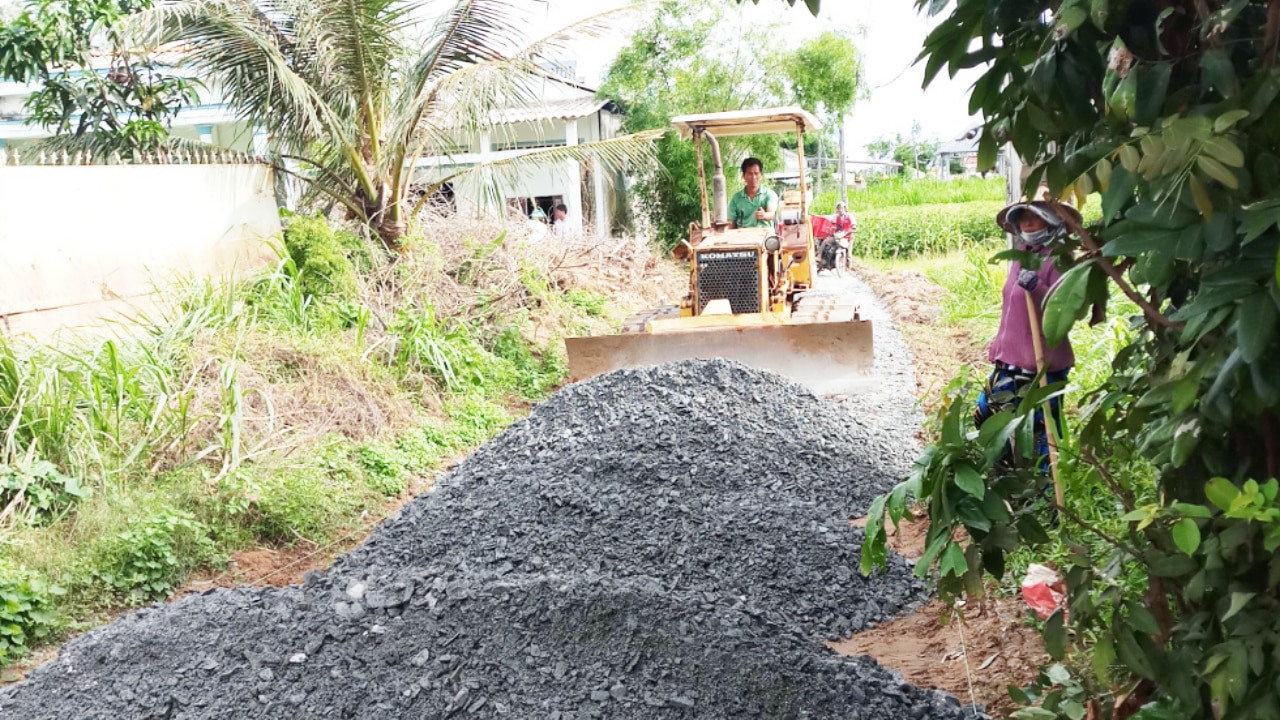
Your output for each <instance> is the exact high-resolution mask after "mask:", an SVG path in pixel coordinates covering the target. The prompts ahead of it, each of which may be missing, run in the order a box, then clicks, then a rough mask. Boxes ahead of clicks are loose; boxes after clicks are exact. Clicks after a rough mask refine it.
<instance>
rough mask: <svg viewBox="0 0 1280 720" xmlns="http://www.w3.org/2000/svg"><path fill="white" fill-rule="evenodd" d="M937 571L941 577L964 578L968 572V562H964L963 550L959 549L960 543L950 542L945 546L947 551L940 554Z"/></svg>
mask: <svg viewBox="0 0 1280 720" xmlns="http://www.w3.org/2000/svg"><path fill="white" fill-rule="evenodd" d="M938 570H939V571H940V572H941V573H942V574H943V575H954V576H955V577H964V574H965V573H966V572H968V570H969V562H968V561H967V560H965V557H964V548H962V547H960V543H958V542H950V543H948V544H947V550H946V552H944V553H942V560H941V561H939V563H938Z"/></svg>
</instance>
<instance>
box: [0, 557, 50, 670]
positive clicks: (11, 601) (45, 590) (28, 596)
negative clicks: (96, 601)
mask: <svg viewBox="0 0 1280 720" xmlns="http://www.w3.org/2000/svg"><path fill="white" fill-rule="evenodd" d="M62 593H63V590H62V588H60V587H58V586H56V585H53V584H51V583H49V582H47V581H45V580H44V579H42V578H40V577H38V576H36V575H33V574H31V573H28V572H25V571H23V570H20V569H17V568H13V567H10V566H8V565H6V564H3V563H0V665H4V664H6V663H7V662H9V661H10V660H12V659H14V658H16V657H20V656H22V655H24V654H26V652H27V650H29V649H30V648H31V642H32V641H33V640H38V639H40V638H42V637H45V636H47V635H49V634H50V633H52V632H54V631H56V630H57V629H58V628H60V627H61V624H62V620H61V618H60V617H59V615H58V613H57V612H56V611H55V610H54V609H53V602H54V598H55V597H57V596H59V595H61V594H62Z"/></svg>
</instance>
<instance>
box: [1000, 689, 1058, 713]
mask: <svg viewBox="0 0 1280 720" xmlns="http://www.w3.org/2000/svg"><path fill="white" fill-rule="evenodd" d="M1010 687H1012V686H1010ZM1011 717H1014V718H1016V719H1017V720H1058V714H1057V713H1055V712H1050V711H1048V710H1045V709H1044V708H1039V707H1024V708H1018V711H1017V712H1015V713H1014V714H1013V715H1012V716H1011Z"/></svg>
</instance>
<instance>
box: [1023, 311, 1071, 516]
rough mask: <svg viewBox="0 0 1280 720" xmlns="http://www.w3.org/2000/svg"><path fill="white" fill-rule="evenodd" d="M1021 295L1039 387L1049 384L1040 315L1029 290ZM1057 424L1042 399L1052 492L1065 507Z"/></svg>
mask: <svg viewBox="0 0 1280 720" xmlns="http://www.w3.org/2000/svg"><path fill="white" fill-rule="evenodd" d="M1022 296H1023V297H1025V298H1026V299H1027V321H1028V322H1030V323H1031V342H1032V343H1033V345H1034V346H1035V349H1036V371H1037V372H1038V373H1039V374H1040V387H1045V386H1046V385H1048V384H1049V373H1048V372H1047V371H1046V365H1047V363H1046V362H1045V359H1044V342H1043V341H1042V340H1041V339H1040V316H1039V315H1037V314H1036V301H1035V300H1033V299H1032V298H1031V291H1030V290H1027V289H1025V288H1024V289H1023V293H1022ZM1057 429H1058V426H1057V424H1056V423H1055V422H1054V419H1053V401H1052V400H1045V401H1044V432H1045V436H1046V437H1047V438H1048V440H1049V471H1050V472H1051V473H1053V494H1054V497H1055V498H1056V499H1057V501H1058V507H1065V506H1064V505H1063V502H1062V481H1061V480H1060V479H1059V478H1058V434H1057Z"/></svg>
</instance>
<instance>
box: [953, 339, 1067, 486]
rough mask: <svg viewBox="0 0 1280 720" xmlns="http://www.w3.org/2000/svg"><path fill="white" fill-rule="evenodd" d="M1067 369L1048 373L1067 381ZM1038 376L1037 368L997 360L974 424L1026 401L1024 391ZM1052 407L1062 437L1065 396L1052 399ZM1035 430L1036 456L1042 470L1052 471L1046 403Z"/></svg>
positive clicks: (1052, 380) (1051, 378)
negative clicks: (1045, 425)
mask: <svg viewBox="0 0 1280 720" xmlns="http://www.w3.org/2000/svg"><path fill="white" fill-rule="evenodd" d="M1068 372H1070V368H1068V369H1066V370H1056V371H1050V372H1049V373H1046V375H1047V379H1048V381H1049V382H1050V383H1056V382H1063V381H1065V380H1066V379H1067V373H1068ZM1035 379H1036V371H1034V370H1025V369H1023V368H1018V367H1013V366H1012V365H1005V364H1004V363H1002V362H997V363H996V367H995V370H993V371H992V372H991V376H990V377H988V378H987V384H986V387H984V388H983V389H982V394H981V395H979V396H978V408H977V409H976V410H974V412H973V424H974V425H975V426H976V427H982V424H983V423H984V422H986V421H987V418H989V417H991V416H992V415H995V414H996V413H998V412H1001V411H1003V410H1012V409H1014V408H1016V407H1018V405H1019V403H1021V402H1022V396H1021V393H1022V392H1023V390H1025V389H1026V387H1027V386H1028V385H1030V384H1031V383H1032V382H1034V381H1035ZM1049 409H1050V411H1051V412H1052V413H1053V425H1054V428H1055V429H1056V430H1057V433H1058V437H1062V402H1061V398H1057V397H1055V398H1053V399H1052V400H1050V401H1049ZM1034 423H1035V424H1034V428H1033V433H1034V437H1035V443H1036V457H1037V458H1038V459H1039V460H1038V464H1039V467H1040V472H1048V471H1049V438H1048V436H1047V435H1045V431H1044V406H1043V405H1041V406H1040V407H1038V408H1036V413H1035V420H1034Z"/></svg>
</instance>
